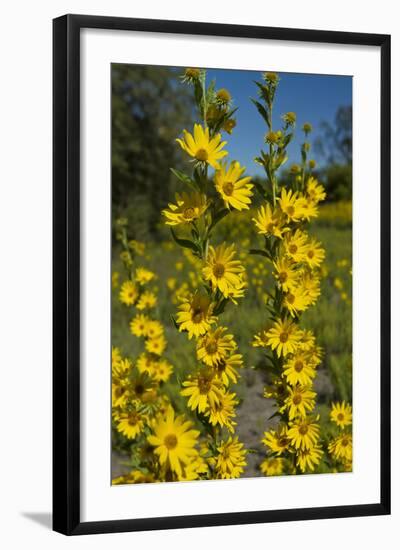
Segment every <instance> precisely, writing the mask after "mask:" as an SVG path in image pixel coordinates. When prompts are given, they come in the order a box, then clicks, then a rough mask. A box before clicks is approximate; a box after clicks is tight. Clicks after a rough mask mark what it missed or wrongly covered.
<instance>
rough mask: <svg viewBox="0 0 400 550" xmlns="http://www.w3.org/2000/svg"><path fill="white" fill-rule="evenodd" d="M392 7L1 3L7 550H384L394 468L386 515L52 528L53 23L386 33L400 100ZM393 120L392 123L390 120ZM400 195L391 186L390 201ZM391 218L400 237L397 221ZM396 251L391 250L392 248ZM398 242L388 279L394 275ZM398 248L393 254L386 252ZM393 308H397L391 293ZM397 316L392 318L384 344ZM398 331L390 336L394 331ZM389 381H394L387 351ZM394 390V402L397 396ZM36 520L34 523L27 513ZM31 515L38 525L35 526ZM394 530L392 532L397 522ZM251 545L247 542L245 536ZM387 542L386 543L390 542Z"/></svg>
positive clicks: (398, 516)
mask: <svg viewBox="0 0 400 550" xmlns="http://www.w3.org/2000/svg"><path fill="white" fill-rule="evenodd" d="M395 6H396V2H394V1H393V2H391V1H390V0H381V1H380V2H379V3H377V2H371V1H370V0H366V1H364V2H359V1H353V2H349V0H334V1H333V0H331V2H330V3H327V2H321V1H320V0H318V1H317V0H303V1H302V0H286V2H284V3H282V2H276V3H275V4H274V3H273V2H272V1H271V0H269V1H260V2H257V1H256V0H247V1H246V2H232V1H229V2H228V1H226V0H221V1H220V2H215V0H199V1H197V2H193V1H192V2H179V1H178V0H169V1H165V0H158V1H151V0H150V1H148V2H140V3H137V5H134V3H133V2H126V1H124V0H113V1H112V2H107V1H105V0H97V2H96V3H94V2H89V1H88V0H74V1H73V0H71V1H69V2H67V1H64V0H59V1H57V2H54V1H53V2H51V1H36V2H28V1H18V0H14V1H13V2H8V3H5V4H4V5H3V9H2V29H1V33H0V40H1V48H0V52H1V57H2V63H1V85H0V95H1V100H0V110H1V112H0V131H1V155H0V159H1V160H0V190H1V191H0V193H1V195H0V223H1V233H0V235H1V237H2V239H1V252H2V257H1V260H2V261H1V265H0V278H1V285H0V311H1V317H2V323H1V329H2V330H1V344H2V345H1V360H0V365H1V367H0V368H1V373H2V376H1V377H0V387H1V393H0V396H1V397H0V413H1V416H0V418H1V432H0V433H1V452H0V472H1V478H2V483H1V485H0V502H1V513H0V514H1V515H0V524H1V526H2V527H1V529H0V541H1V542H2V547H3V548H6V549H7V550H8V549H14V548H23V547H24V545H27V544H30V545H31V546H33V547H34V548H39V547H40V548H47V547H48V548H57V549H58V548H65V547H67V546H69V547H71V545H73V547H74V548H92V547H93V548H96V549H101V548H108V547H109V546H110V545H116V544H118V545H120V546H121V547H124V545H132V546H136V547H138V546H139V545H143V546H144V547H146V548H156V547H159V546H162V548H163V550H167V549H169V548H174V549H176V550H178V549H179V548H185V549H187V548H190V549H197V548H199V549H200V548H204V546H205V545H208V546H209V547H210V548H217V547H218V546H219V545H223V547H229V548H231V549H232V550H233V549H236V548H238V549H239V548H243V547H245V546H248V545H250V544H255V545H257V546H258V545H260V546H262V547H265V548H267V547H270V548H278V549H281V548H283V549H285V550H286V548H291V547H293V548H296V550H302V549H303V548H304V549H307V550H312V549H314V548H321V547H322V548H324V550H329V549H331V548H332V549H333V548H335V550H336V549H337V548H338V547H339V548H345V549H346V550H347V549H351V548H354V547H363V548H375V547H378V546H385V545H387V546H389V545H390V542H391V541H392V540H393V541H395V540H396V539H398V538H399V535H398V533H399V530H398V522H399V520H400V502H399V497H400V491H399V474H398V471H399V470H398V468H395V469H394V472H393V492H394V495H393V515H392V516H391V517H380V518H361V519H358V518H357V519H345V520H330V521H317V522H298V523H287V524H270V525H257V526H240V527H229V528H225V527H220V528H207V529H197V530H183V531H169V532H168V531H167V532H159V533H158V532H153V533H144V534H143V533H134V534H133V533H132V534H121V535H103V536H89V537H79V538H70V539H68V538H66V537H63V536H61V535H58V534H55V533H52V532H51V531H50V530H49V528H48V527H45V526H44V525H43V523H46V522H47V523H48V522H49V519H48V517H47V514H49V512H50V510H51V101H52V99H51V19H52V18H53V17H56V16H58V15H62V14H65V13H87V14H96V15H116V16H127V17H149V18H158V19H182V20H200V21H213V22H221V23H222V22H229V23H238V24H254V25H268V26H287V27H300V28H316V29H318V28H319V29H330V30H341V31H361V32H377V33H392V47H393V49H392V56H393V62H392V67H393V98H394V99H395V98H399V97H400V71H399V67H400V31H399V30H398V17H396V12H395ZM392 112H393V121H394V122H393V126H394V128H393V147H392V154H393V159H394V161H395V162H394V163H393V164H394V166H393V181H394V182H398V181H399V175H400V170H399V164H398V162H396V157H397V155H396V152H397V151H398V150H399V148H400V139H399V129H398V128H399V122H400V120H399V105H398V103H395V102H394V104H393V107H392ZM396 123H397V127H396ZM399 201H400V193H399V187H398V185H397V186H394V189H393V204H394V205H396V204H398V203H399ZM394 214H396V215H397V221H395V222H394V225H393V241H395V239H396V237H397V238H398V236H399V225H400V222H399V221H398V220H400V217H399V216H398V212H397V209H396V210H394ZM393 248H394V247H393ZM399 248H400V247H399V246H398V245H397V254H396V255H395V256H394V258H393V267H394V272H393V280H394V281H396V280H399V278H400V264H399V254H398V252H399ZM394 252H395V250H394ZM393 298H394V303H393V311H395V310H396V308H398V307H399V306H400V302H399V291H398V288H397V287H396V286H395V287H394V288H393ZM399 331H400V323H399V321H398V319H397V318H396V317H394V322H393V339H394V340H395V337H396V336H397V335H398V334H399ZM397 337H398V336H397ZM393 363H394V364H393V388H397V387H398V386H399V383H400V376H399V373H398V369H397V361H396V355H395V357H394V360H393ZM394 397H397V396H396V394H394ZM393 413H394V417H393V426H394V435H393V438H394V441H393V451H394V453H393V463H394V464H399V458H400V443H399V433H400V430H399V429H398V423H399V420H400V405H399V400H398V399H394V404H393ZM32 517H33V518H35V519H32ZM38 520H39V521H38ZM396 527H397V529H396ZM253 541H254V542H253ZM391 547H392V548H393V547H394V545H391Z"/></svg>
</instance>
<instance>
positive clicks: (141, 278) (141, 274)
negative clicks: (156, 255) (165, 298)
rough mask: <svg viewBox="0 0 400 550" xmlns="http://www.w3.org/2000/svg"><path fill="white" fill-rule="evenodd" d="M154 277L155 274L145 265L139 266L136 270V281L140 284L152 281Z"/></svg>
mask: <svg viewBox="0 0 400 550" xmlns="http://www.w3.org/2000/svg"><path fill="white" fill-rule="evenodd" d="M154 278H155V274H154V273H153V272H152V271H150V270H148V269H146V268H144V267H138V268H137V269H136V271H135V281H136V282H137V283H139V284H140V285H145V284H146V283H148V282H150V281H152V280H153V279H154Z"/></svg>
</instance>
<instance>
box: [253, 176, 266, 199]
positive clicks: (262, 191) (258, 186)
mask: <svg viewBox="0 0 400 550" xmlns="http://www.w3.org/2000/svg"><path fill="white" fill-rule="evenodd" d="M251 183H252V184H253V185H254V187H255V188H256V189H257V191H258V193H259V194H260V195H261V197H262V198H263V199H265V197H266V192H265V189H264V187H263V186H262V185H261V183H260V182H259V181H257V180H253V181H252V182H251Z"/></svg>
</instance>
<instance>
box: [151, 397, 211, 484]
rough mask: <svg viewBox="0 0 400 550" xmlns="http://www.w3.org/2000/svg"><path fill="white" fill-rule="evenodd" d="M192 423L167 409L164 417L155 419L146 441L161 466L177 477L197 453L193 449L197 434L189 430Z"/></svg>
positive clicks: (171, 409) (170, 408)
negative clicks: (151, 432)
mask: <svg viewBox="0 0 400 550" xmlns="http://www.w3.org/2000/svg"><path fill="white" fill-rule="evenodd" d="M191 426H192V423H191V422H190V421H186V420H185V418H184V416H177V417H176V418H175V413H174V410H173V408H172V407H168V409H167V412H166V415H165V416H161V417H159V418H158V419H157V421H156V422H155V424H154V426H153V427H152V431H153V434H152V435H149V436H148V437H147V441H148V442H149V443H150V445H152V446H153V447H154V453H155V454H156V455H157V456H158V459H159V461H160V464H161V466H166V467H167V468H168V469H169V470H171V471H172V472H175V473H176V474H177V475H178V476H181V475H182V473H183V471H182V467H184V466H186V465H188V464H189V463H190V462H191V461H192V459H193V457H195V456H197V454H198V452H197V450H196V449H195V445H196V443H197V438H198V436H199V433H200V432H198V431H197V430H192V429H190V428H191Z"/></svg>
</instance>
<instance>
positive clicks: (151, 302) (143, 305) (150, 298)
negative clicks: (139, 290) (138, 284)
mask: <svg viewBox="0 0 400 550" xmlns="http://www.w3.org/2000/svg"><path fill="white" fill-rule="evenodd" d="M156 304H157V296H156V295H155V294H154V293H153V292H150V290H146V292H143V294H142V295H141V296H140V298H139V300H138V303H137V304H136V307H137V308H138V309H139V310H143V309H151V308H153V307H155V306H156Z"/></svg>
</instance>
